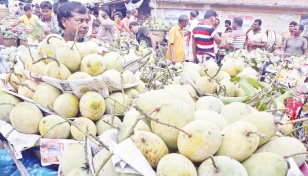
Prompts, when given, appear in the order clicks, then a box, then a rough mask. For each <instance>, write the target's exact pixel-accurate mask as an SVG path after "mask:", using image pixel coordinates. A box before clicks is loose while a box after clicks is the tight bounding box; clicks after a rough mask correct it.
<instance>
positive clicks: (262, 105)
mask: <svg viewBox="0 0 308 176" xmlns="http://www.w3.org/2000/svg"><path fill="white" fill-rule="evenodd" d="M260 104H261V102H256V104H255V107H256V108H259V107H260V109H259V111H266V110H267V109H268V107H267V105H266V104H265V103H262V104H261V106H260Z"/></svg>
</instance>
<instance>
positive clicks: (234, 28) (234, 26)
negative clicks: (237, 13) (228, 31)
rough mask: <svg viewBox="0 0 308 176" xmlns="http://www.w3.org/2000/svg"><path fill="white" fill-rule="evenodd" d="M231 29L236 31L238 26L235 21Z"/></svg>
mask: <svg viewBox="0 0 308 176" xmlns="http://www.w3.org/2000/svg"><path fill="white" fill-rule="evenodd" d="M231 27H232V29H233V30H236V28H237V26H236V24H235V23H234V21H233V22H232V24H231Z"/></svg>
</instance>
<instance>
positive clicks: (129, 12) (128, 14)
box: [126, 10, 132, 18]
mask: <svg viewBox="0 0 308 176" xmlns="http://www.w3.org/2000/svg"><path fill="white" fill-rule="evenodd" d="M131 15H132V11H130V10H126V17H127V18H129V17H130V16H131Z"/></svg>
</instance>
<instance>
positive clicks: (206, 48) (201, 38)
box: [192, 10, 221, 63]
mask: <svg viewBox="0 0 308 176" xmlns="http://www.w3.org/2000/svg"><path fill="white" fill-rule="evenodd" d="M216 16H217V13H216V12H215V11H214V10H207V11H206V13H205V15H204V20H203V21H202V22H201V23H200V24H199V25H198V26H196V27H195V28H194V29H193V32H192V50H193V57H194V62H195V63H200V62H201V63H203V62H205V61H206V60H209V59H214V60H215V61H216V54H215V50H214V43H216V44H217V45H219V44H220V43H221V38H220V36H219V35H218V34H217V32H216V30H215V28H214V26H215V24H216Z"/></svg>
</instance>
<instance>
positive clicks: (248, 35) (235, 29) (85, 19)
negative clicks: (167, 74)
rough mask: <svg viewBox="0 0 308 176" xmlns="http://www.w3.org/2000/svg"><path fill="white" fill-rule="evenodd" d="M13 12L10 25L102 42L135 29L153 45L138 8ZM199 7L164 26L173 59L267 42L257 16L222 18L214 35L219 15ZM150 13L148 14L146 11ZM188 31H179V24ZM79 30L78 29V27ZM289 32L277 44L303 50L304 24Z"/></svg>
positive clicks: (75, 5) (60, 6)
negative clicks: (222, 24) (222, 26)
mask: <svg viewBox="0 0 308 176" xmlns="http://www.w3.org/2000/svg"><path fill="white" fill-rule="evenodd" d="M13 13H14V14H15V15H17V16H19V18H18V20H17V21H16V22H14V23H13V24H12V25H11V26H12V27H14V26H16V25H18V24H19V23H24V24H25V25H26V26H27V25H33V24H34V23H36V22H38V23H39V24H40V25H41V26H42V27H43V29H44V31H45V33H46V34H49V33H56V34H61V35H62V36H63V38H64V39H65V40H66V41H72V40H74V39H75V35H76V32H78V33H77V35H78V40H79V41H80V42H82V41H85V40H89V39H92V38H97V39H98V40H100V41H101V42H107V43H111V42H113V38H114V33H115V32H116V31H118V32H119V33H121V34H123V35H135V36H136V39H137V41H138V42H139V43H140V44H142V45H145V46H147V47H153V48H154V49H155V48H156V46H157V43H156V39H155V36H154V35H153V34H152V33H151V32H150V31H149V29H147V28H146V27H144V26H142V25H140V23H139V22H138V10H137V9H133V10H131V11H129V10H127V11H126V16H125V17H124V18H123V15H122V13H121V12H113V13H112V12H111V11H110V9H109V8H108V7H107V6H99V10H98V11H90V10H89V9H88V8H87V7H86V6H85V5H83V4H82V3H80V2H76V1H68V0H59V1H58V2H57V3H55V4H51V3H50V2H49V1H43V2H42V3H41V4H40V5H38V4H36V5H32V6H31V5H25V6H23V4H22V3H20V4H19V7H17V6H16V9H14V10H13ZM198 16H199V12H198V11H192V12H191V13H190V17H188V16H187V15H181V16H180V17H179V18H178V24H176V25H174V27H172V28H171V29H170V31H169V32H168V49H167V53H166V58H167V59H169V60H170V61H171V62H172V63H176V62H183V61H190V62H195V63H200V62H201V63H202V62H204V61H206V60H209V59H214V60H215V61H217V62H219V60H220V59H221V58H220V57H219V56H221V55H224V54H226V52H228V51H235V50H239V49H243V48H246V49H248V50H254V49H257V48H260V49H265V48H266V47H267V40H268V39H267V34H266V33H265V31H264V30H262V28H261V26H262V20H261V19H255V20H254V23H253V24H252V26H251V27H250V29H249V30H248V31H244V30H243V29H242V26H243V19H242V18H241V17H234V18H233V19H232V21H231V20H226V21H225V31H224V32H223V33H222V34H221V35H219V34H218V32H217V27H218V26H219V25H220V20H219V19H218V18H217V13H216V12H215V11H214V10H207V11H206V13H205V14H204V18H203V20H201V21H198V20H197V17H198ZM148 17H149V18H150V16H148ZM185 28H187V29H188V30H187V32H185V33H184V29H185ZM77 30H78V31H77ZM289 30H290V34H289V37H288V38H286V40H285V41H284V42H283V44H282V46H280V47H281V48H282V49H283V50H284V51H285V53H287V54H297V55H307V40H306V39H305V38H303V37H301V33H302V31H303V26H302V25H299V24H297V23H296V22H294V21H293V22H291V23H290V26H289Z"/></svg>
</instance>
